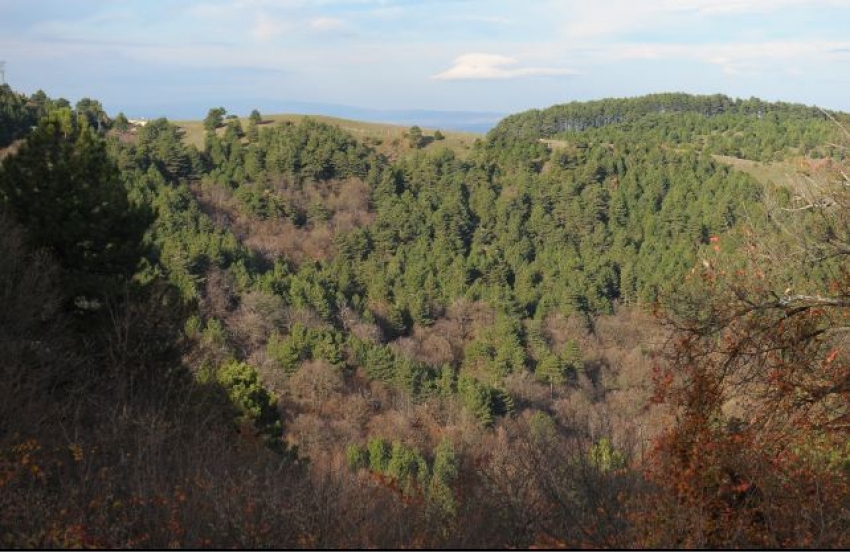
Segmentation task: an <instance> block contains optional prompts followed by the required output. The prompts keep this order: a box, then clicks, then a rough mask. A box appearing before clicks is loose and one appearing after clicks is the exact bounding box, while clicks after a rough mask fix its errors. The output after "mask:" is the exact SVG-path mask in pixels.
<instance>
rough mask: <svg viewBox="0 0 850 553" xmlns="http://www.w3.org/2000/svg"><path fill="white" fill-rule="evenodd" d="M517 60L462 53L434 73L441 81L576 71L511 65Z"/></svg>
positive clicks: (510, 77) (559, 73)
mask: <svg viewBox="0 0 850 553" xmlns="http://www.w3.org/2000/svg"><path fill="white" fill-rule="evenodd" d="M517 63H519V62H518V60H517V59H516V58H512V57H508V56H499V55H496V54H464V55H462V56H460V57H458V58H456V59H455V63H454V65H453V66H452V67H450V68H449V69H447V70H446V71H443V72H442V73H438V74H437V75H434V76H433V78H434V79H439V80H443V81H453V80H472V79H515V78H519V77H532V76H544V75H574V74H575V73H576V71H574V70H572V69H567V68H558V67H512V66H514V65H516V64H517Z"/></svg>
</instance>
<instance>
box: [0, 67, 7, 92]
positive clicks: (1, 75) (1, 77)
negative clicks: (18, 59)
mask: <svg viewBox="0 0 850 553" xmlns="http://www.w3.org/2000/svg"><path fill="white" fill-rule="evenodd" d="M4 84H6V62H5V61H0V86H3V85H4Z"/></svg>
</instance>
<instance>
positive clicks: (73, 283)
mask: <svg viewBox="0 0 850 553" xmlns="http://www.w3.org/2000/svg"><path fill="white" fill-rule="evenodd" d="M0 203H2V207H3V209H4V210H5V211H7V212H8V213H10V214H11V215H12V216H13V217H14V218H15V220H16V221H17V222H18V223H20V224H21V225H23V226H24V228H26V230H27V235H28V238H29V240H30V241H31V243H32V245H33V246H36V247H42V248H46V249H48V250H49V251H50V253H51V254H52V255H53V256H54V257H55V258H56V260H57V261H58V262H59V264H60V265H61V267H62V268H63V269H64V271H65V286H66V293H67V296H68V298H69V299H71V300H75V299H76V300H82V301H83V302H84V303H85V302H88V301H91V300H98V299H103V298H105V297H107V296H109V295H113V294H115V293H116V292H117V290H118V289H119V288H120V286H121V285H122V284H123V283H126V282H127V281H129V279H130V277H131V276H132V275H133V273H134V272H135V270H136V268H137V265H138V263H139V260H140V258H141V256H142V254H143V251H144V250H143V247H142V236H143V233H144V232H145V229H146V227H147V226H148V224H149V222H150V216H149V214H148V212H147V210H146V209H144V208H142V207H141V206H136V205H133V204H132V203H131V202H130V200H129V199H128V194H127V190H125V188H124V187H123V186H122V184H121V180H120V175H119V172H118V169H117V168H116V166H115V164H114V163H112V161H111V160H110V159H109V157H108V155H107V149H106V144H105V142H104V141H103V139H102V138H100V137H99V136H97V135H96V134H95V132H94V131H93V130H92V129H91V127H90V126H89V125H88V122H87V121H86V120H85V119H83V118H79V119H76V120H75V119H74V118H73V117H72V116H71V112H70V110H69V109H67V108H65V109H64V110H58V111H56V112H53V113H52V114H51V115H50V117H48V118H45V119H43V120H42V121H41V122H40V123H39V125H38V127H37V128H36V129H35V130H33V131H32V133H30V134H29V136H28V137H27V139H26V141H25V142H24V143H23V144H22V145H21V147H20V150H19V151H18V152H17V154H16V155H14V156H10V157H7V158H6V159H4V160H3V163H2V166H0ZM78 303H79V301H78Z"/></svg>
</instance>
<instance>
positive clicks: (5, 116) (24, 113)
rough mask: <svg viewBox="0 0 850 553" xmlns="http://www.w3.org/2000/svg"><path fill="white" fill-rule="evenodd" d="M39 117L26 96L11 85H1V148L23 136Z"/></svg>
mask: <svg viewBox="0 0 850 553" xmlns="http://www.w3.org/2000/svg"><path fill="white" fill-rule="evenodd" d="M42 94H43V93H42ZM45 102H47V98H46V97H45ZM38 118H39V114H38V112H36V110H35V109H33V108H32V107H31V105H30V104H28V102H27V98H26V97H25V96H23V95H22V94H18V93H16V92H14V91H13V90H12V89H11V88H10V87H9V85H6V84H4V85H2V86H0V148H4V147H6V146H8V145H9V144H10V143H12V141H14V140H15V139H17V138H21V137H22V136H23V135H24V134H26V133H27V132H28V131H29V130H30V127H32V126H33V125H35V124H36V122H37V121H38Z"/></svg>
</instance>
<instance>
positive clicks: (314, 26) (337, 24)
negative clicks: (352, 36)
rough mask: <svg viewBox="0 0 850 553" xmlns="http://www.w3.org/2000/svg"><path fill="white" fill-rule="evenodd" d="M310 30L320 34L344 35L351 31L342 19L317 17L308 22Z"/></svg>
mask: <svg viewBox="0 0 850 553" xmlns="http://www.w3.org/2000/svg"><path fill="white" fill-rule="evenodd" d="M309 26H310V29H311V30H313V31H318V32H322V33H340V32H342V33H346V32H350V31H351V29H350V27H349V26H348V24H346V23H345V21H343V20H342V19H337V18H336V17H317V18H316V19H313V20H312V21H310V25H309Z"/></svg>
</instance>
